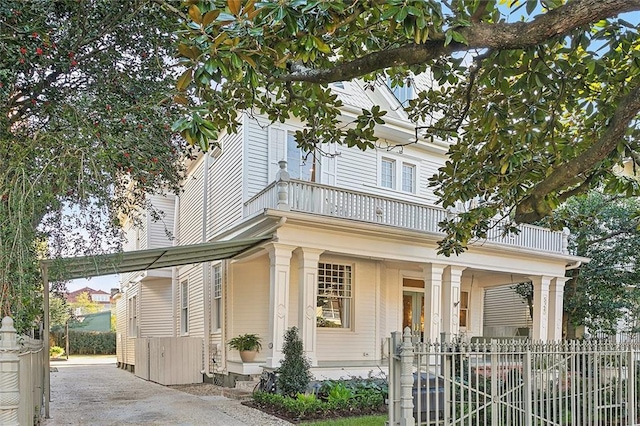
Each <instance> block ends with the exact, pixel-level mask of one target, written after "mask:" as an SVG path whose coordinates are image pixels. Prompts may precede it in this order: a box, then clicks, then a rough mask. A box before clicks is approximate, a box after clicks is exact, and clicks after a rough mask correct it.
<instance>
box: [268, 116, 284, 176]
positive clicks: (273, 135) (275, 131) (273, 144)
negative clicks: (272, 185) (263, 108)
mask: <svg viewBox="0 0 640 426" xmlns="http://www.w3.org/2000/svg"><path fill="white" fill-rule="evenodd" d="M286 136H287V132H286V131H285V130H283V129H279V128H277V127H269V155H268V159H269V164H268V168H269V182H273V181H274V180H275V178H276V173H278V169H279V167H278V161H280V160H286V159H287V144H286Z"/></svg>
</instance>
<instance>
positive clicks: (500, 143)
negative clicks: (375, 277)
mask: <svg viewBox="0 0 640 426" xmlns="http://www.w3.org/2000/svg"><path fill="white" fill-rule="evenodd" d="M160 3H162V2H160ZM185 3H186V6H185V8H184V9H180V10H178V9H174V8H173V7H172V6H171V5H168V4H167V5H165V6H166V7H167V8H168V9H173V11H174V12H175V13H177V14H179V15H180V16H181V20H182V21H183V22H184V27H183V31H182V33H181V44H180V46H179V52H180V55H181V57H182V64H183V65H184V66H185V67H186V70H185V71H184V73H183V74H182V76H181V78H179V80H178V82H177V88H178V89H179V90H181V91H183V92H184V96H181V97H178V98H177V100H178V101H179V102H182V103H183V104H191V106H192V108H193V111H194V113H193V115H192V117H191V118H186V119H183V120H180V121H179V122H178V123H177V124H176V126H175V128H176V129H178V130H180V131H181V132H182V134H183V135H184V137H185V138H186V139H187V140H189V141H190V142H191V143H193V144H199V145H200V146H201V147H202V148H204V149H206V148H208V144H209V141H211V140H215V137H216V136H217V135H218V133H219V132H220V131H222V130H227V131H233V130H234V129H235V128H236V126H237V121H236V119H237V118H238V114H239V111H249V112H250V113H251V112H259V113H263V114H265V115H267V116H268V117H269V118H270V119H271V120H274V121H284V120H286V119H287V118H289V117H291V116H295V117H298V118H299V119H301V120H302V122H303V123H304V125H305V129H304V130H303V131H300V132H298V133H297V135H296V137H297V141H298V143H299V144H300V145H301V146H302V147H304V148H306V149H307V150H314V149H317V148H318V144H319V143H321V142H327V141H332V142H339V143H344V144H346V145H349V146H357V147H359V148H362V149H366V148H371V147H373V146H374V142H375V135H374V127H375V125H376V124H379V123H382V122H383V120H384V114H385V113H384V111H380V109H379V108H378V107H373V108H372V109H371V110H363V111H362V113H361V114H360V115H359V116H358V117H357V118H356V119H355V120H354V121H353V122H352V123H351V125H350V126H344V125H343V124H339V121H338V120H339V117H340V111H339V107H340V101H339V100H338V99H337V97H336V96H335V95H334V94H332V93H331V91H330V88H329V87H328V84H329V83H331V82H338V81H345V80H351V79H355V78H361V79H364V80H365V81H374V80H376V79H385V80H386V79H387V78H391V81H392V84H394V85H403V84H411V76H412V75H416V74H419V73H424V72H428V73H430V76H431V77H432V85H431V87H430V88H429V89H428V90H423V91H421V93H419V94H418V97H417V99H415V100H412V101H411V102H409V103H408V104H407V105H406V110H407V112H408V114H409V116H410V118H411V119H412V120H414V121H415V123H416V125H419V126H420V127H421V132H422V136H423V137H426V138H427V140H428V138H429V137H434V136H435V137H439V138H442V139H443V140H445V141H447V142H450V143H451V148H450V150H449V157H450V160H449V161H447V163H446V164H445V165H444V166H443V167H442V168H441V169H440V171H439V173H438V174H437V176H435V177H434V178H433V180H432V184H433V185H434V186H435V187H436V192H437V194H438V195H439V196H440V198H441V201H442V204H443V206H445V207H448V206H453V205H455V203H456V202H457V201H463V202H464V201H468V200H471V199H473V198H476V197H478V198H479V199H481V200H482V201H483V202H482V203H481V204H480V205H479V206H478V207H477V208H475V209H472V210H471V211H469V212H466V213H464V214H462V215H460V217H458V218H457V219H456V220H455V221H453V220H452V221H448V222H445V223H444V224H443V229H444V230H445V231H446V233H447V236H446V238H445V239H444V240H443V241H442V242H441V247H440V249H441V252H443V253H445V254H451V253H458V252H460V251H462V250H464V248H465V247H466V245H467V243H468V242H469V241H470V240H472V239H473V238H483V237H485V236H486V231H487V227H488V224H489V220H490V218H492V217H495V215H504V216H505V217H510V218H511V219H512V220H513V222H532V221H537V220H539V219H541V218H542V217H545V216H547V215H549V214H550V213H551V212H552V211H553V209H554V208H556V207H557V206H558V205H559V204H560V203H562V202H563V201H565V200H566V199H568V198H569V197H570V196H572V195H575V194H579V193H584V192H585V191H587V190H588V189H589V188H593V187H597V186H600V185H605V187H606V188H607V190H609V191H611V192H617V193H626V194H630V195H633V194H638V192H639V187H638V185H637V182H636V181H634V180H632V179H627V178H624V177H620V176H618V175H615V174H613V173H612V167H613V166H614V165H615V164H620V163H621V162H622V161H623V160H625V159H631V161H634V162H635V161H637V159H638V158H640V155H639V154H640V153H639V152H638V148H639V147H638V138H637V136H638V128H637V125H636V120H637V116H638V111H639V110H640V37H639V34H638V32H639V31H638V30H639V28H638V25H637V23H638V22H637V21H638V18H637V15H631V16H627V15H623V14H624V13H626V12H633V11H639V10H640V0H574V1H563V0H540V1H538V0H526V1H525V0H522V1H515V0H508V1H506V0H501V1H495V0H493V1H481V0H451V1H433V0H372V1H352V2H343V1H332V0H282V1H274V2H256V1H254V0H245V1H241V0H214V1H209V0H207V1H197V0H190V1H187V2H185ZM622 18H627V19H631V20H632V21H633V20H634V19H635V21H634V23H629V22H627V21H625V20H624V19H622ZM374 86H375V85H373V84H372V85H371V87H372V88H373V87H374ZM509 228H510V229H511V227H509Z"/></svg>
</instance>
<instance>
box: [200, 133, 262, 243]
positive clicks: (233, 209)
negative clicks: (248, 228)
mask: <svg viewBox="0 0 640 426" xmlns="http://www.w3.org/2000/svg"><path fill="white" fill-rule="evenodd" d="M242 138H243V136H242V134H241V133H238V134H234V135H227V136H225V137H224V138H223V139H222V142H221V143H222V154H221V155H220V156H219V157H218V158H215V159H214V158H209V164H210V167H209V179H208V180H209V182H208V186H209V188H208V193H207V240H209V239H211V238H212V237H214V236H215V235H217V234H220V233H221V232H223V231H225V230H228V229H229V228H231V227H232V226H233V225H235V224H236V223H238V222H239V221H241V220H242V211H243V208H242V207H243V206H242V202H243V200H242V186H243V172H242V164H243V162H242V149H243V147H242ZM249 181H251V179H249Z"/></svg>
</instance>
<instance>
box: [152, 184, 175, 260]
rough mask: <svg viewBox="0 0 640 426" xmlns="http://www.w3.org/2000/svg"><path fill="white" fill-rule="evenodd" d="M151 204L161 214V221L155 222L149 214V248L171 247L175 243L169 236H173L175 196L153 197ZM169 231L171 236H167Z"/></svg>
mask: <svg viewBox="0 0 640 426" xmlns="http://www.w3.org/2000/svg"><path fill="white" fill-rule="evenodd" d="M150 201H151V204H152V205H153V206H154V207H155V208H156V209H157V210H158V211H159V213H161V215H162V217H161V218H160V220H154V219H153V218H152V217H151V214H150V213H147V226H148V227H149V232H148V248H158V247H169V246H171V245H173V241H172V240H171V239H170V238H169V236H173V232H174V229H173V220H174V218H175V195H173V194H168V195H166V196H160V195H154V196H152V197H151V200H150ZM167 231H168V232H169V235H167Z"/></svg>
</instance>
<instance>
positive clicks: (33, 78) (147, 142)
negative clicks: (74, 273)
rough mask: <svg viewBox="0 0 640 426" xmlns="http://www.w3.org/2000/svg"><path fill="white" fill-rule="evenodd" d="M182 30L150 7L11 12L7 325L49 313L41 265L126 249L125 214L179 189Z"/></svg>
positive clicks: (2, 85) (1, 120)
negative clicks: (176, 63)
mask: <svg viewBox="0 0 640 426" xmlns="http://www.w3.org/2000/svg"><path fill="white" fill-rule="evenodd" d="M176 26H177V23H176V21H175V19H174V18H173V16H169V17H167V15H165V11H164V10H162V9H161V8H160V7H159V6H158V5H157V4H155V3H151V2H149V1H141V0H121V1H117V2H115V1H111V0H87V1H75V0H56V1H51V0H30V1H13V0H4V1H2V2H1V4H0V314H1V315H3V316H4V315H12V316H14V318H15V319H16V324H17V326H18V328H19V329H21V330H24V329H26V328H28V327H30V326H32V325H33V322H34V320H37V318H38V317H39V316H40V314H41V311H42V304H41V296H42V284H41V282H40V274H39V269H38V264H37V259H38V257H41V256H56V255H61V254H65V255H70V254H89V253H97V252H101V251H104V250H111V249H112V248H113V247H117V246H118V243H119V241H120V238H119V232H118V226H119V221H118V213H125V214H126V213H131V212H133V211H135V210H136V209H137V208H138V207H141V206H144V204H145V199H146V198H145V197H146V196H145V194H148V193H153V192H158V191H166V190H171V189H176V188H177V187H178V184H179V180H180V166H179V161H178V159H179V158H180V156H181V154H182V151H183V147H182V145H181V144H180V143H179V141H177V140H176V139H175V138H173V137H172V132H171V129H170V125H171V123H172V122H174V121H175V120H177V118H178V114H179V113H180V112H179V110H178V108H177V106H176V104H174V103H173V102H172V101H171V94H170V92H171V89H172V88H173V86H174V85H175V78H173V77H172V76H173V75H174V74H178V73H173V72H172V68H171V64H172V62H173V60H172V55H173V52H174V50H175V46H173V42H174V39H175V36H174V35H173V33H174V31H175V29H176Z"/></svg>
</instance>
